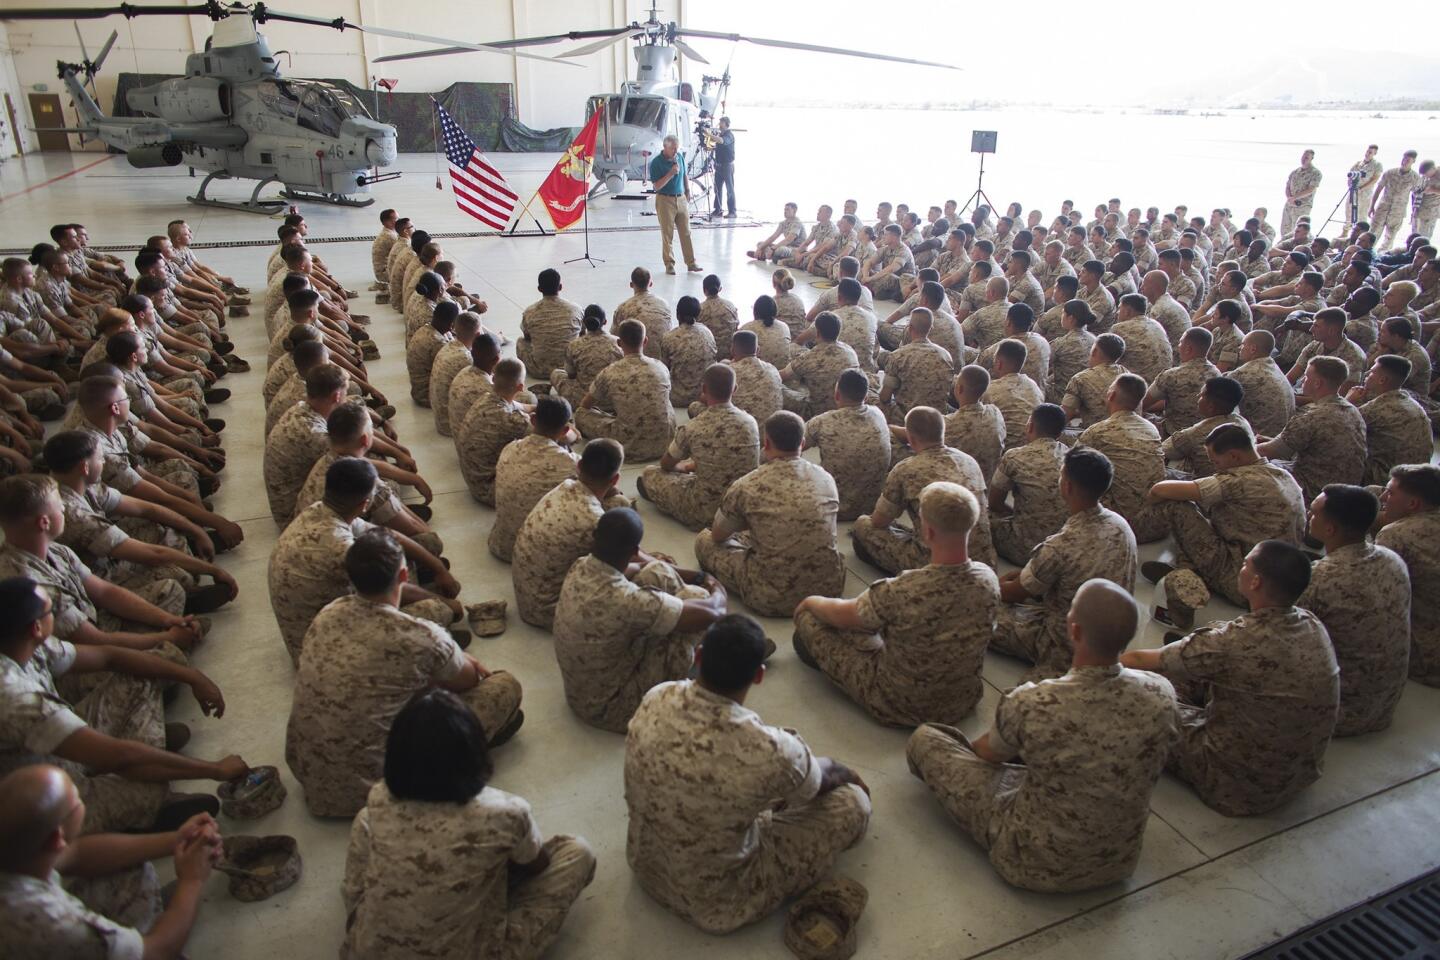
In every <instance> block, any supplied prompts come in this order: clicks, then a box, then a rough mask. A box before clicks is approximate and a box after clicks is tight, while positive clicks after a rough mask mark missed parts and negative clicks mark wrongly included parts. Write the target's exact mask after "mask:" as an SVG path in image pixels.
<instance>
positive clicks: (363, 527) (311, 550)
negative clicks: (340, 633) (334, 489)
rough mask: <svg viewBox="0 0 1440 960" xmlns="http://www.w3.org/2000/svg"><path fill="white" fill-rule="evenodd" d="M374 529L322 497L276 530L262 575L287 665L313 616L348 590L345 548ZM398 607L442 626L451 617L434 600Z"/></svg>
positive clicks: (295, 657)
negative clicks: (279, 531) (344, 515)
mask: <svg viewBox="0 0 1440 960" xmlns="http://www.w3.org/2000/svg"><path fill="white" fill-rule="evenodd" d="M373 529H375V526H374V524H372V523H370V522H369V521H367V520H360V519H358V518H357V519H355V520H350V521H346V520H344V519H343V518H341V516H340V515H339V514H337V513H336V512H335V511H334V510H333V509H332V508H331V507H329V506H328V505H327V504H325V503H324V502H323V501H322V502H320V503H312V504H311V505H310V506H308V507H306V508H305V509H304V510H302V511H300V513H299V514H298V515H297V516H296V517H295V520H294V522H293V523H291V524H290V526H289V527H287V528H286V529H285V532H284V533H282V534H280V539H279V541H277V542H276V544H275V549H274V551H273V552H272V553H271V554H270V566H269V572H268V575H267V576H268V581H269V585H270V609H271V610H273V611H274V613H275V621H276V623H278V624H279V626H280V638H281V639H282V640H284V641H285V649H286V650H287V651H288V652H289V654H290V662H291V663H292V664H294V665H296V666H299V664H300V654H301V651H302V649H303V645H304V641H305V631H306V630H307V629H309V627H310V623H311V621H313V620H314V619H315V615H316V614H318V613H319V612H320V611H321V610H322V609H324V608H325V606H326V605H327V604H328V603H330V601H332V600H336V599H338V598H340V597H343V596H346V595H348V594H350V593H351V592H352V589H353V588H352V587H351V584H350V578H349V576H348V575H347V574H346V573H345V551H347V550H349V549H350V545H351V544H352V543H354V542H355V538H356V537H358V536H360V535H361V534H364V533H366V532H368V531H370V530H373ZM403 610H404V612H406V613H408V614H411V615H413V616H417V617H423V618H425V619H426V620H433V621H434V622H436V623H438V624H440V625H441V626H449V625H450V624H451V623H452V622H454V620H455V615H454V613H453V612H452V611H451V609H450V607H449V606H448V605H447V604H445V603H444V602H442V601H440V600H438V599H426V600H420V601H418V602H416V603H411V604H407V605H406V606H405V607H404V608H403Z"/></svg>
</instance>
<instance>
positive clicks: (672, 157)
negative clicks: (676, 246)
mask: <svg viewBox="0 0 1440 960" xmlns="http://www.w3.org/2000/svg"><path fill="white" fill-rule="evenodd" d="M650 182H651V183H653V184H654V185H655V215H656V216H657V217H659V218H660V251H661V254H662V256H663V257H664V258H665V272H666V273H674V272H675V251H674V250H673V248H672V243H673V240H674V237H675V231H676V230H677V229H678V230H679V231H680V252H682V253H683V254H685V266H686V267H688V268H689V270H690V272H691V273H699V272H700V271H701V270H703V269H704V268H703V267H701V266H700V265H699V264H698V263H696V262H695V249H694V247H693V246H692V245H691V243H690V206H689V203H688V201H689V199H690V179H689V178H688V177H687V176H686V174H685V158H684V157H683V156H681V154H680V139H679V138H678V137H676V136H675V135H674V134H671V135H670V136H668V137H666V138H665V144H664V147H662V148H661V150H660V153H659V155H657V156H656V157H654V158H653V159H652V160H651V161H650Z"/></svg>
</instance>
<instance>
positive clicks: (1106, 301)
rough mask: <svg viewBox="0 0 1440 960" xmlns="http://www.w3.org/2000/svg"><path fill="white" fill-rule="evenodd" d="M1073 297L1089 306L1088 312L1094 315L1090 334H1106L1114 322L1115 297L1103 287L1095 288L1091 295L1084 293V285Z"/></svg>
mask: <svg viewBox="0 0 1440 960" xmlns="http://www.w3.org/2000/svg"><path fill="white" fill-rule="evenodd" d="M1075 295H1076V296H1077V297H1079V298H1080V299H1081V300H1084V301H1085V302H1086V303H1088V304H1089V305H1090V310H1091V312H1092V313H1094V314H1095V322H1094V323H1093V324H1091V325H1090V332H1091V333H1094V334H1096V335H1099V334H1102V333H1105V332H1107V331H1108V330H1109V329H1110V325H1111V324H1113V323H1114V322H1115V297H1114V296H1113V295H1111V293H1110V291H1109V290H1106V289H1105V288H1104V287H1103V286H1097V287H1096V288H1095V290H1094V291H1093V292H1091V293H1086V292H1085V286H1084V284H1081V286H1080V289H1079V290H1077V291H1076V292H1075Z"/></svg>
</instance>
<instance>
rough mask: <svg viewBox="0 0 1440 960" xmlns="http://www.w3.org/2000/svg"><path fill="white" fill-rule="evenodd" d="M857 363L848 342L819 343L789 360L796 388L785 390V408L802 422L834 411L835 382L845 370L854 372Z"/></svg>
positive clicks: (857, 367)
mask: <svg viewBox="0 0 1440 960" xmlns="http://www.w3.org/2000/svg"><path fill="white" fill-rule="evenodd" d="M859 367H860V361H859V359H858V358H857V357H856V356H855V350H854V348H852V347H851V346H850V345H849V344H848V343H841V342H839V341H838V340H837V341H836V342H834V343H827V342H825V341H823V340H822V341H820V342H818V343H816V344H815V346H813V347H811V348H810V349H809V350H804V351H801V352H800V353H798V354H797V355H796V356H795V358H794V359H793V360H791V361H790V371H791V372H792V373H793V374H794V375H795V379H794V380H792V381H791V382H792V383H797V384H798V385H799V389H794V388H791V387H788V386H787V387H784V388H783V392H782V396H783V397H784V402H785V409H786V410H789V411H791V412H793V413H798V414H799V415H800V416H802V417H804V418H805V419H807V420H808V419H810V418H811V417H816V416H819V415H820V414H822V413H824V412H825V411H827V410H833V409H835V382H836V381H837V380H839V379H840V374H842V373H844V372H845V371H846V370H856V369H859Z"/></svg>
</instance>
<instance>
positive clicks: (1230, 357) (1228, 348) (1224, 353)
mask: <svg viewBox="0 0 1440 960" xmlns="http://www.w3.org/2000/svg"><path fill="white" fill-rule="evenodd" d="M1236 302H1238V303H1243V302H1244V301H1236ZM1210 337H1211V340H1210V352H1209V353H1207V354H1205V359H1206V360H1209V361H1210V362H1211V363H1213V364H1215V368H1216V369H1217V370H1218V369H1219V368H1220V364H1222V363H1223V364H1225V368H1226V369H1227V370H1231V371H1233V370H1234V369H1235V368H1236V367H1238V366H1240V341H1241V339H1242V337H1241V336H1240V331H1238V330H1236V329H1235V327H1234V326H1229V327H1227V328H1222V327H1221V326H1220V325H1219V324H1218V323H1217V324H1216V325H1215V326H1214V327H1211V328H1210Z"/></svg>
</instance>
